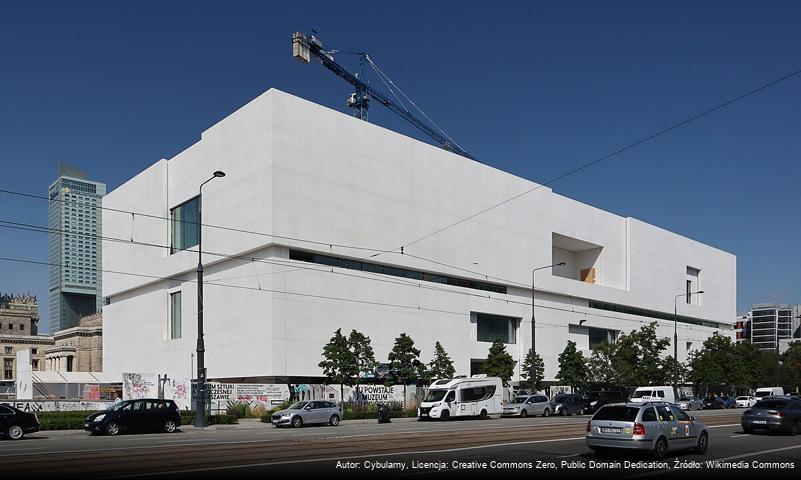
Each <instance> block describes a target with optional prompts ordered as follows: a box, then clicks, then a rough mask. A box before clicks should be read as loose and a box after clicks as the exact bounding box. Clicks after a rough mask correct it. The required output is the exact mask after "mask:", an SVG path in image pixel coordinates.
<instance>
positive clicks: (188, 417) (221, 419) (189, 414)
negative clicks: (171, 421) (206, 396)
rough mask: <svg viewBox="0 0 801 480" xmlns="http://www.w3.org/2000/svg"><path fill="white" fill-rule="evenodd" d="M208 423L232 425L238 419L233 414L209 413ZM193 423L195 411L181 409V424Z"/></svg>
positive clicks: (237, 421)
mask: <svg viewBox="0 0 801 480" xmlns="http://www.w3.org/2000/svg"><path fill="white" fill-rule="evenodd" d="M208 420H209V425H233V424H236V423H239V420H238V419H237V418H236V417H234V416H233V415H209V419H208ZM194 423H195V412H194V411H193V410H181V424H182V425H193V424H194Z"/></svg>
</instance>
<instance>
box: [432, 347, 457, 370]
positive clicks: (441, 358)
mask: <svg viewBox="0 0 801 480" xmlns="http://www.w3.org/2000/svg"><path fill="white" fill-rule="evenodd" d="M428 371H429V373H430V378H432V379H435V378H453V374H454V373H456V369H455V368H453V360H451V357H449V356H448V353H447V352H446V351H445V349H444V348H443V347H442V344H440V343H439V342H437V343H436V344H434V359H433V360H431V362H429V364H428Z"/></svg>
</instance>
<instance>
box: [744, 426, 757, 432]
mask: <svg viewBox="0 0 801 480" xmlns="http://www.w3.org/2000/svg"><path fill="white" fill-rule="evenodd" d="M743 433H754V429H753V428H751V427H746V426H743Z"/></svg>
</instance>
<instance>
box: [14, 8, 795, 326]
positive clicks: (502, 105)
mask: <svg viewBox="0 0 801 480" xmlns="http://www.w3.org/2000/svg"><path fill="white" fill-rule="evenodd" d="M800 24H801V3H799V2H778V1H776V2H762V3H759V4H757V3H754V2H733V1H726V2H724V1H701V2H699V1H676V2H641V1H608V2H590V1H586V2H520V3H515V2H510V3H504V2H496V3H488V2H474V3H473V2H455V1H454V2H391V3H389V2H347V3H339V2H330V1H329V2H313V1H312V2H296V3H292V2H275V3H270V2H242V1H240V2H236V1H232V2H202V1H192V2H179V1H170V2H147V1H138V2H118V1H105V2H91V1H86V2H16V1H15V2H9V1H5V0H3V1H0V162H2V166H3V167H4V171H5V175H2V177H0V188H5V189H12V190H19V191H24V192H30V193H37V194H44V193H46V191H47V186H48V185H49V184H50V183H51V182H52V181H53V180H54V179H55V178H56V173H57V162H58V161H59V160H61V161H65V162H68V163H71V164H74V165H76V166H78V167H80V168H83V169H85V170H88V171H89V172H90V175H91V177H92V178H93V179H95V180H98V181H103V182H106V183H107V185H108V187H109V190H111V189H113V188H115V187H117V186H118V185H120V184H121V183H122V182H124V181H125V180H127V179H129V178H130V177H132V176H134V175H135V174H137V173H138V172H140V171H141V170H143V169H144V168H146V167H147V166H148V165H150V164H152V163H153V162H155V161H157V160H158V159H160V158H170V157H172V156H173V155H175V154H176V153H178V152H180V151H181V150H183V149H184V148H186V147H187V146H189V145H191V144H192V143H194V142H196V141H197V140H198V139H199V136H200V132H201V131H203V130H205V129H206V128H208V127H209V126H211V125H213V124H214V123H216V122H217V121H219V120H220V119H221V118H223V117H225V116H227V115H228V114H230V113H231V112H232V111H234V110H235V109H236V108H238V107H239V106H241V105H243V104H244V103H247V102H248V101H249V100H251V99H252V98H254V97H256V96H257V95H259V94H260V93H262V92H263V91H265V90H267V89H268V88H270V87H277V88H280V89H282V90H285V91H288V92H290V93H293V94H296V95H299V96H301V97H304V98H307V99H309V100H311V101H314V102H317V103H320V104H323V105H327V106H330V107H332V108H336V109H338V110H340V111H346V108H345V107H344V101H345V98H346V97H347V95H348V94H349V93H350V92H351V89H350V88H349V86H348V85H347V84H346V83H345V82H344V81H342V80H341V79H339V78H337V77H335V76H334V75H333V74H331V73H329V72H327V71H325V70H324V69H323V68H321V67H320V66H319V65H301V64H299V63H297V62H296V61H294V60H293V59H292V58H291V55H290V38H291V33H292V32H293V31H295V30H304V31H308V30H310V29H311V28H314V29H316V30H317V31H319V32H320V37H321V38H322V39H323V40H324V41H325V42H326V47H329V48H337V49H342V50H367V51H369V52H370V53H371V55H372V57H373V58H374V59H375V61H376V63H377V64H378V65H379V66H380V67H381V68H382V70H383V71H384V72H385V73H387V74H388V75H389V76H390V77H391V78H392V79H393V80H394V81H395V82H396V83H397V84H398V85H400V86H401V88H403V89H404V91H405V92H406V93H408V94H409V95H410V96H411V97H412V98H413V99H414V100H415V102H416V103H417V104H418V105H420V106H421V107H422V108H423V109H424V110H425V111H426V112H427V113H428V114H429V115H430V116H431V117H432V118H433V119H434V120H435V121H436V122H437V123H438V124H439V125H441V126H442V127H443V128H444V129H445V130H446V131H447V132H448V134H450V135H451V136H452V137H454V138H455V139H456V141H457V142H459V143H460V144H461V145H462V146H463V147H464V148H465V149H467V150H468V151H469V152H471V153H472V154H473V155H475V156H476V157H478V158H479V159H481V160H482V161H483V162H484V163H488V164H491V165H493V166H495V167H498V168H500V169H503V170H506V171H509V172H512V173H515V174H517V175H520V176H523V177H526V178H530V179H532V180H534V181H539V182H544V181H546V180H549V179H551V178H553V177H555V176H557V175H559V174H561V173H562V172H564V171H567V170H570V169H572V168H574V167H576V166H579V165H581V164H583V163H586V162H589V161H592V160H594V159H596V158H598V157H600V156H602V155H604V154H607V153H609V152H611V151H614V150H616V149H618V148H620V147H622V146H624V145H626V144H628V143H630V142H632V141H634V140H637V139H639V138H641V137H644V136H647V135H649V134H651V133H653V132H655V131H657V130H660V129H662V128H665V127H668V126H670V125H671V124H673V123H676V122H678V121H681V120H683V119H685V118H687V117H689V116H691V115H692V114H694V113H697V112H699V111H702V110H704V109H706V108H709V107H712V106H714V105H715V104H718V103H721V102H722V101H725V100H727V99H729V98H731V97H734V96H736V95H739V94H741V93H743V92H745V91H748V90H750V89H752V88H755V87H757V86H759V85H761V84H763V83H766V82H768V81H770V80H772V79H775V78H778V77H780V76H782V75H784V74H787V73H789V72H792V71H794V70H796V69H798V68H801V57H799V56H798V45H801V29H799V28H798V25H800ZM343 61H344V62H345V63H346V64H348V63H349V62H350V63H352V60H350V59H348V58H346V57H343ZM372 83H373V84H377V83H378V80H377V79H376V78H375V77H373V82H372ZM799 105H801V76H797V77H795V78H793V79H791V80H788V81H786V82H784V83H782V84H780V85H778V86H776V87H773V88H771V89H769V90H766V91H764V92H762V93H759V94H757V95H754V96H752V97H749V98H747V99H745V100H743V101H741V102H738V103H736V104H734V105H732V106H730V107H727V108H726V109H724V110H721V111H719V112H716V113H714V114H712V115H709V116H707V117H705V118H703V119H701V120H699V121H697V122H694V123H692V124H691V125H688V126H686V127H683V128H681V129H679V130H676V131H673V132H671V133H669V134H668V135H665V136H662V137H660V138H658V139H656V140H654V141H652V142H649V143H647V144H645V145H642V146H639V147H637V148H635V149H632V150H630V151H628V152H626V153H624V154H621V155H619V156H616V157H614V158H612V159H610V160H607V161H605V162H603V163H600V164H599V165H597V166H594V167H592V168H590V169H587V170H585V171H583V172H581V173H580V174H577V175H574V176H571V177H568V178H566V179H564V180H561V181H559V182H558V183H556V184H554V185H553V188H554V190H555V191H556V192H558V193H561V194H563V195H566V196H569V197H572V198H575V199H578V200H580V201H583V202H586V203H590V204H592V205H595V206H597V207H600V208H603V209H605V210H609V211H612V212H615V213H618V214H620V215H624V216H632V217H636V218H639V219H641V220H644V221H647V222H649V223H653V224H655V225H658V226H661V227H663V228H666V229H668V230H671V231H674V232H677V233H680V234H682V235H686V236H689V237H691V238H694V239H696V240H699V241H701V242H704V243H707V244H710V245H713V246H715V247H718V248H721V249H724V250H726V251H729V252H732V253H734V254H736V255H737V264H738V271H737V276H738V279H737V282H738V285H737V290H738V292H737V306H738V310H743V309H745V308H747V307H748V306H749V305H751V304H752V303H757V302H779V303H801V281H800V280H799V272H801V249H799V248H798V244H799V239H801V214H800V213H799V205H801V162H799V159H800V157H801V109H800V108H799ZM371 121H373V122H375V123H378V124H381V125H384V126H386V127H389V128H392V129H395V130H398V131H401V132H403V133H407V134H414V135H416V134H415V133H414V132H413V131H412V130H410V128H409V127H407V126H406V125H405V124H403V123H402V122H401V121H399V120H397V119H396V118H394V117H393V114H391V113H389V112H388V111H386V110H382V108H381V107H379V106H377V105H376V106H374V108H372V109H371ZM0 212H2V213H0V220H10V221H18V222H26V223H36V224H41V225H45V224H46V223H47V205H46V202H43V201H37V200H26V199H21V198H13V197H8V196H4V195H0ZM0 252H2V256H9V257H16V258H27V259H35V260H44V261H46V259H47V238H46V235H43V234H39V233H32V232H19V231H14V230H7V229H0ZM0 291H3V292H26V291H30V292H33V293H35V294H37V295H38V296H39V299H40V312H41V317H42V322H41V330H42V331H47V329H48V315H47V269H46V268H45V267H36V266H30V265H19V264H10V263H7V262H0Z"/></svg>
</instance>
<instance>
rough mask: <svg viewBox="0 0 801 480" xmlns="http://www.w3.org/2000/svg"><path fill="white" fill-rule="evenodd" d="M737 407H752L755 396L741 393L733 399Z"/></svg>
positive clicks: (755, 400) (755, 401) (755, 399)
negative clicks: (741, 394)
mask: <svg viewBox="0 0 801 480" xmlns="http://www.w3.org/2000/svg"><path fill="white" fill-rule="evenodd" d="M734 401H735V402H736V403H737V407H738V408H749V407H753V406H754V405H755V404H756V403H757V398H756V397H753V396H751V395H743V396H740V397H737V398H735V399H734Z"/></svg>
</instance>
